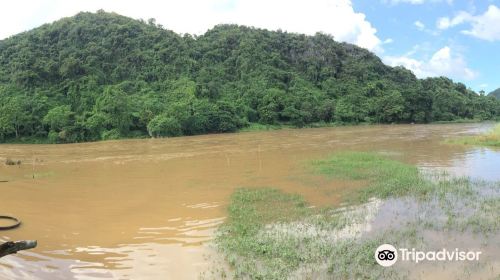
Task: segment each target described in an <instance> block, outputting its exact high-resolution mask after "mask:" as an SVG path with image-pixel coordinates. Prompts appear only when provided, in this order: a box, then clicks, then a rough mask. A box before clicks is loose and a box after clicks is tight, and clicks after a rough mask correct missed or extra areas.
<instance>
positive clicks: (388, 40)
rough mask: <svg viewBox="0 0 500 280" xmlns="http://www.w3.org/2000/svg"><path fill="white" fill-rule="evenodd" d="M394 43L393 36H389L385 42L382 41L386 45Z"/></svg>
mask: <svg viewBox="0 0 500 280" xmlns="http://www.w3.org/2000/svg"><path fill="white" fill-rule="evenodd" d="M392 43H394V40H393V39H392V38H387V39H385V40H384V42H382V44H384V45H385V44H392Z"/></svg>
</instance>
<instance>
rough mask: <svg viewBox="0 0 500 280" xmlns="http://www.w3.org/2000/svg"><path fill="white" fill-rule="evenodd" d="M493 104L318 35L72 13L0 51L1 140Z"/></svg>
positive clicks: (417, 113) (418, 113)
mask: <svg viewBox="0 0 500 280" xmlns="http://www.w3.org/2000/svg"><path fill="white" fill-rule="evenodd" d="M498 115H500V101H498V100H496V99H495V98H492V97H487V96H481V95H478V94H476V93H475V92H473V91H471V90H470V89H467V88H466V86H465V85H463V84H461V83H454V82H453V81H451V80H449V79H447V78H444V77H441V78H428V79H425V80H419V79H417V78H416V77H415V76H414V75H413V74H412V73H411V72H410V71H408V70H406V69H404V68H402V67H395V68H393V67H389V66H386V65H384V64H383V63H382V62H381V60H380V59H379V58H378V57H377V56H375V55H374V54H372V53H370V52H369V51H367V50H364V49H361V48H359V47H356V46H354V45H351V44H346V43H338V42H336V41H334V40H333V38H332V37H330V36H327V35H324V34H316V35H315V36H305V35H300V34H292V33H286V32H281V31H278V32H271V31H267V30H261V29H255V28H249V27H244V26H236V25H219V26H216V27H215V28H213V29H212V30H209V31H208V32H207V33H206V34H204V35H202V36H199V37H194V36H191V35H188V34H185V35H179V34H176V33H173V32H171V31H168V30H165V29H164V28H163V27H161V26H160V25H157V24H156V23H155V21H154V20H153V19H151V20H149V21H148V22H144V21H138V20H133V19H130V18H127V17H123V16H120V15H117V14H113V13H106V12H104V11H99V12H97V13H80V14H78V15H76V16H74V17H71V18H65V19H62V20H59V21H57V22H54V23H52V24H46V25H43V26H41V27H39V28H36V29H34V30H31V31H28V32H25V33H21V34H18V35H16V36H13V37H10V38H8V39H5V40H2V41H0V140H1V141H10V140H12V139H16V138H17V140H18V141H20V140H23V139H27V140H33V139H43V140H47V139H48V141H50V142H78V141H92V140H100V139H116V138H120V137H139V136H146V135H150V136H155V137H156V136H179V135H194V134H202V133H214V132H229V131H235V130H238V129H239V128H242V127H245V126H248V125H249V124H251V123H262V124H292V125H295V126H298V127H301V126H304V125H307V124H310V123H316V122H328V123H329V122H338V123H360V122H368V123H410V122H415V123H427V122H432V121H452V120H456V119H472V118H475V119H481V120H486V119H491V118H495V117H496V116H498Z"/></svg>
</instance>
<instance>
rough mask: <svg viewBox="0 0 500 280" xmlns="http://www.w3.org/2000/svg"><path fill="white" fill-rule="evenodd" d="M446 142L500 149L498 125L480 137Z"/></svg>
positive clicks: (499, 127)
mask: <svg viewBox="0 0 500 280" xmlns="http://www.w3.org/2000/svg"><path fill="white" fill-rule="evenodd" d="M447 142H448V143H452V144H462V145H476V146H491V147H500V124H497V125H496V126H495V127H494V128H493V129H491V130H490V131H488V132H486V133H483V134H481V135H475V136H467V137H461V138H458V139H452V140H448V141H447Z"/></svg>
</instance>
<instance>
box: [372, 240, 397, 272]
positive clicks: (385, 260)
mask: <svg viewBox="0 0 500 280" xmlns="http://www.w3.org/2000/svg"><path fill="white" fill-rule="evenodd" d="M375 260H376V261H377V263H378V264H380V265H381V266H386V267H387V266H391V265H393V264H395V263H396V261H397V260H398V252H397V250H396V248H394V246H392V245H391V244H382V245H380V246H378V248H377V250H375Z"/></svg>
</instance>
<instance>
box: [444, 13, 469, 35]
mask: <svg viewBox="0 0 500 280" xmlns="http://www.w3.org/2000/svg"><path fill="white" fill-rule="evenodd" d="M471 19H472V16H471V15H470V14H469V13H467V12H464V11H461V12H459V13H458V14H457V15H456V16H455V17H453V18H452V19H450V18H448V17H442V18H439V19H438V21H437V28H439V29H441V30H444V29H448V28H450V27H453V26H456V25H459V24H462V23H464V22H466V21H470V20H471Z"/></svg>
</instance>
